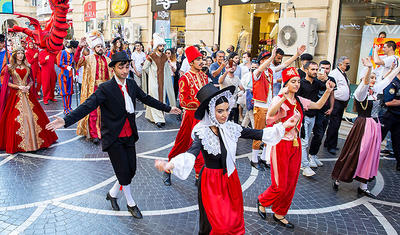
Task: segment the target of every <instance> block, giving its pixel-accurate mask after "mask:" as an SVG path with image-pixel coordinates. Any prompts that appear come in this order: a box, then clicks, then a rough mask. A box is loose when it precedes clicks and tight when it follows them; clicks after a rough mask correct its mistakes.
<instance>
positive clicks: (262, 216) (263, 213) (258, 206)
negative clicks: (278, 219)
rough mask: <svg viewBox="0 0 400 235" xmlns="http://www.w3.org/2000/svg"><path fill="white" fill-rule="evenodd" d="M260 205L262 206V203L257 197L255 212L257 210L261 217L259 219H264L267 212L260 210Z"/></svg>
mask: <svg viewBox="0 0 400 235" xmlns="http://www.w3.org/2000/svg"><path fill="white" fill-rule="evenodd" d="M260 206H262V205H261V203H260V201H259V200H258V199H257V212H258V215H259V216H260V217H261V219H263V220H265V219H266V218H267V213H266V212H262V211H261V210H260ZM264 209H265V207H264Z"/></svg>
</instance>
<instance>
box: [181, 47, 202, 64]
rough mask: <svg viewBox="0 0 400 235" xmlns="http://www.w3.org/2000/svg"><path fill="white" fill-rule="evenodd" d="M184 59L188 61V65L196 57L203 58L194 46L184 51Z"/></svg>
mask: <svg viewBox="0 0 400 235" xmlns="http://www.w3.org/2000/svg"><path fill="white" fill-rule="evenodd" d="M185 53H186V58H187V59H188V62H189V64H190V63H191V62H192V61H193V60H195V59H196V58H197V57H203V55H202V54H201V53H200V51H199V50H197V48H196V47H195V46H190V47H188V48H186V50H185Z"/></svg>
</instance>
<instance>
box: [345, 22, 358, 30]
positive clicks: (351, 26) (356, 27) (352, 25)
mask: <svg viewBox="0 0 400 235" xmlns="http://www.w3.org/2000/svg"><path fill="white" fill-rule="evenodd" d="M340 29H343V30H346V29H356V30H360V29H361V26H360V25H358V24H353V23H350V24H348V25H343V24H341V25H340Z"/></svg>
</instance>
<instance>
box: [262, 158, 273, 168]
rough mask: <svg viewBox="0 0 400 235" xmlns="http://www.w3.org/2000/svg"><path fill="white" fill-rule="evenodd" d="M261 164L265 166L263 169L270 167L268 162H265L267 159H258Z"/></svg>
mask: <svg viewBox="0 0 400 235" xmlns="http://www.w3.org/2000/svg"><path fill="white" fill-rule="evenodd" d="M260 162H261V164H262V165H263V166H264V167H265V169H270V168H271V167H270V166H269V164H267V161H264V160H261V159H260Z"/></svg>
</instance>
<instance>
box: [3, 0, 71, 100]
mask: <svg viewBox="0 0 400 235" xmlns="http://www.w3.org/2000/svg"><path fill="white" fill-rule="evenodd" d="M68 3H69V0H49V5H50V8H51V10H52V14H51V16H50V19H49V20H48V21H47V22H46V26H45V28H44V29H42V28H41V25H40V22H39V21H38V20H37V19H34V18H32V17H30V16H26V15H22V14H17V13H16V14H15V15H17V16H18V17H19V18H20V17H24V18H27V19H28V20H29V21H30V26H32V27H34V28H35V29H34V30H31V29H29V28H22V27H20V26H14V27H13V28H11V29H9V30H8V31H9V32H23V33H25V34H26V35H28V36H29V37H31V38H33V39H34V41H35V43H36V44H37V45H38V46H39V48H40V49H43V50H42V51H41V52H40V53H39V63H40V65H41V78H42V86H43V103H44V104H46V105H47V104H48V101H49V100H51V101H54V102H56V101H57V100H55V99H54V88H55V85H56V80H57V75H56V72H55V70H54V63H55V61H56V56H57V54H58V53H59V51H61V50H62V49H63V41H64V38H65V37H66V36H67V34H68V32H67V30H68V28H69V24H68V23H67V14H68V12H69V4H68Z"/></svg>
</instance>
